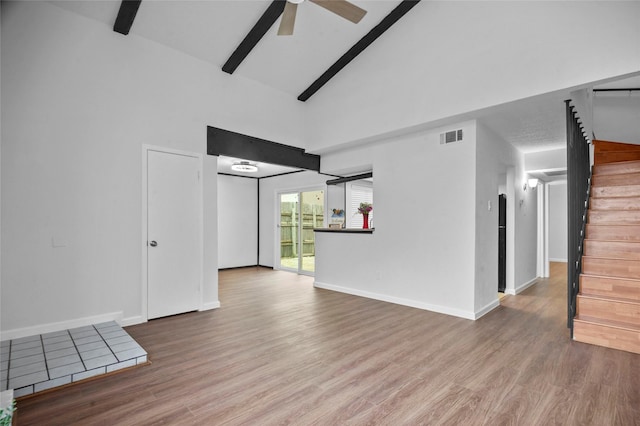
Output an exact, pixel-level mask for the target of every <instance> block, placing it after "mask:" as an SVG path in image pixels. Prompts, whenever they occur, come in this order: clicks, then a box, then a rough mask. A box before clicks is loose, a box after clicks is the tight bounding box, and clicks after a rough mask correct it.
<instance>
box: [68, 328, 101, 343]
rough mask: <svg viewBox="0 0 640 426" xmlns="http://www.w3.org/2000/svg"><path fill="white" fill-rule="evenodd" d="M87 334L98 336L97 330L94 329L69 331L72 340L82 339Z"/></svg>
mask: <svg viewBox="0 0 640 426" xmlns="http://www.w3.org/2000/svg"><path fill="white" fill-rule="evenodd" d="M89 336H98V332H97V331H96V330H93V329H91V330H85V331H78V332H75V333H71V337H73V340H78V339H82V338H83V337H89Z"/></svg>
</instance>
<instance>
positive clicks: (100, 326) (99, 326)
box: [93, 321, 121, 330]
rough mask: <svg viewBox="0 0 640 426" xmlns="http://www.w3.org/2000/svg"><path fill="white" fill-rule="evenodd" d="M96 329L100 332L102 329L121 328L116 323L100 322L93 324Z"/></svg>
mask: <svg viewBox="0 0 640 426" xmlns="http://www.w3.org/2000/svg"><path fill="white" fill-rule="evenodd" d="M93 326H94V327H95V328H96V329H98V330H101V329H103V328H111V327H118V328H121V327H120V326H119V325H118V323H117V322H115V321H107V322H101V323H100V324H94V325H93Z"/></svg>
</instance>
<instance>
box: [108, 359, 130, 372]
mask: <svg viewBox="0 0 640 426" xmlns="http://www.w3.org/2000/svg"><path fill="white" fill-rule="evenodd" d="M134 365H136V360H135V359H130V360H128V361H123V362H119V363H117V364H112V365H107V373H111V372H112V371H117V370H121V369H123V368H127V367H133V366H134Z"/></svg>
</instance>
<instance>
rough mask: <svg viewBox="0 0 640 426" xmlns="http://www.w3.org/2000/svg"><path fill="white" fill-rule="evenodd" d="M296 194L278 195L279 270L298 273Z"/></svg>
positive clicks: (297, 207)
mask: <svg viewBox="0 0 640 426" xmlns="http://www.w3.org/2000/svg"><path fill="white" fill-rule="evenodd" d="M298 199H299V197H298V193H297V192H296V193H292V194H280V222H279V226H280V268H282V269H289V270H294V271H298V269H299V264H300V257H299V250H298V247H299V238H298V237H299V234H300V233H299V230H298V227H299V220H298V217H299V206H298Z"/></svg>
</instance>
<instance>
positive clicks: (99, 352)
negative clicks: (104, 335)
mask: <svg viewBox="0 0 640 426" xmlns="http://www.w3.org/2000/svg"><path fill="white" fill-rule="evenodd" d="M104 355H113V352H111V350H110V349H109V348H107V347H104V348H98V349H92V350H90V351H84V352H80V356H81V357H82V359H83V360H85V361H86V360H88V359H92V358H98V357H100V356H104Z"/></svg>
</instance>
